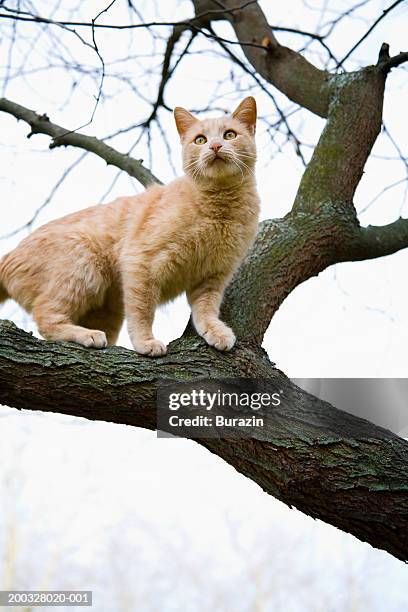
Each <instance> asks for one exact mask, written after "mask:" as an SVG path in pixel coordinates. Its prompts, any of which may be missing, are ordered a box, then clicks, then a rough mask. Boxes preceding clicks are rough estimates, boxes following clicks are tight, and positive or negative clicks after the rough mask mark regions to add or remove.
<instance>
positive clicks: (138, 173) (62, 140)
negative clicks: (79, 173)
mask: <svg viewBox="0 0 408 612" xmlns="http://www.w3.org/2000/svg"><path fill="white" fill-rule="evenodd" d="M0 111H4V112H5V113H9V114H10V115H13V116H14V117H15V118H16V119H22V120H23V121H25V122H26V123H28V124H29V125H30V126H31V133H30V134H29V137H30V136H32V135H33V134H46V135H48V136H51V138H52V142H51V144H50V148H55V147H61V146H73V147H78V148H80V149H84V150H85V151H90V152H91V153H95V155H98V157H101V158H102V159H104V160H105V161H106V163H107V164H108V165H112V166H116V167H117V168H119V169H120V170H124V171H125V172H127V173H128V174H129V175H130V176H133V177H134V178H135V179H137V180H138V181H139V182H140V183H141V184H142V185H144V186H145V187H147V186H148V185H151V184H152V183H160V181H159V179H157V178H156V177H155V176H154V175H153V174H152V173H151V172H150V170H148V169H147V168H146V167H145V166H144V165H143V164H142V162H141V161H139V160H137V159H134V158H132V157H130V156H129V155H125V154H124V153H119V151H116V149H114V148H113V147H110V146H109V145H107V144H105V143H104V142H103V141H102V140H98V139H97V138H95V137H93V136H86V135H85V134H79V133H77V132H75V131H69V130H67V129H65V128H63V127H61V126H59V125H57V124H55V123H52V122H51V121H50V120H49V118H48V117H47V115H39V114H37V113H35V112H34V111H32V110H30V109H28V108H26V107H25V106H21V105H20V104H17V103H16V102H12V101H11V100H7V99H6V98H0Z"/></svg>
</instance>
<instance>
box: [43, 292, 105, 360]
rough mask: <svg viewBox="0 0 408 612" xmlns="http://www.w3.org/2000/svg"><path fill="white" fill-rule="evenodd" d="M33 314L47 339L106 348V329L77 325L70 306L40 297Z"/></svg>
mask: <svg viewBox="0 0 408 612" xmlns="http://www.w3.org/2000/svg"><path fill="white" fill-rule="evenodd" d="M66 306H67V305H66ZM32 315H33V318H34V321H35V322H36V324H37V327H38V331H39V332H40V334H41V335H42V336H43V338H45V339H46V340H55V341H57V342H75V343H76V344H81V345H82V346H86V347H89V348H105V347H106V346H107V345H108V340H107V337H106V334H105V332H104V331H101V330H99V329H88V328H86V327H82V326H80V325H75V323H74V321H73V317H72V314H71V313H70V312H69V308H62V307H61V304H56V303H55V302H53V300H52V299H51V298H49V299H48V298H46V297H42V298H41V299H38V300H37V301H36V303H35V305H34V308H33V310H32Z"/></svg>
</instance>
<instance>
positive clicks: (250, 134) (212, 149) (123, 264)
mask: <svg viewBox="0 0 408 612" xmlns="http://www.w3.org/2000/svg"><path fill="white" fill-rule="evenodd" d="M174 115H175V120H176V125H177V129H178V132H179V134H180V138H181V144H182V153H183V166H184V170H185V175H184V176H182V177H181V178H178V179H176V180H175V181H173V182H172V183H170V184H169V185H167V186H158V185H155V186H152V187H150V188H148V189H147V190H146V191H145V192H144V193H143V194H141V195H138V196H133V197H123V198H118V199H116V200H115V201H114V202H111V203H110V204H105V205H98V206H92V207H91V208H86V209H85V210H81V211H79V212H76V213H74V214H70V215H68V216H66V217H63V218H61V219H57V220H55V221H51V222H50V223H47V224H46V225H44V226H43V227H40V228H39V229H37V230H36V231H34V232H33V233H32V234H31V235H30V236H29V237H27V238H25V239H24V240H23V241H22V242H21V243H20V244H19V245H18V246H17V248H15V249H14V250H13V251H11V252H10V253H8V254H7V255H6V256H5V257H3V259H2V260H1V261H0V302H1V301H4V300H5V299H7V297H11V298H13V299H14V300H15V301H16V302H18V303H19V304H20V305H21V306H22V307H23V308H25V309H26V310H27V311H28V312H30V313H32V316H33V318H34V320H35V322H36V324H37V326H38V329H39V331H40V333H41V335H42V336H43V337H44V338H47V339H50V340H60V341H62V340H65V341H72V342H77V343H78V344H82V345H83V346H87V347H104V346H106V345H107V344H109V345H112V344H115V342H116V340H117V337H118V334H119V331H120V328H121V325H122V323H123V319H124V317H126V319H127V322H128V330H129V335H130V338H131V341H132V344H133V346H134V348H135V350H136V351H137V352H139V353H141V354H146V355H162V354H164V353H165V352H166V347H165V346H164V345H163V344H162V343H161V342H160V341H159V340H156V339H155V338H154V337H153V334H152V322H153V317H154V312H155V309H156V306H157V305H158V304H161V303H164V302H167V301H168V300H171V299H173V298H175V297H176V296H177V295H179V294H180V293H182V292H184V291H185V292H186V293H187V298H188V301H189V303H190V305H191V309H192V315H193V322H194V325H195V327H196V329H197V331H198V333H199V334H200V335H201V336H203V337H204V338H205V340H206V341H207V342H208V344H210V345H211V346H215V347H216V348H217V349H220V350H229V349H231V348H232V346H233V345H234V342H235V336H234V334H233V332H232V330H231V329H230V328H229V327H227V325H225V323H223V322H222V321H221V320H220V319H219V308H220V304H221V300H222V296H223V292H224V288H225V286H226V284H227V283H228V281H229V280H230V278H231V276H232V274H233V273H234V271H235V270H236V268H237V266H238V265H239V263H240V262H241V260H242V258H243V257H244V255H245V254H246V252H247V250H248V248H249V246H250V245H251V243H252V241H253V238H254V236H255V233H256V229H257V224H258V210H259V201H258V195H257V192H256V185H255V180H254V176H253V169H254V164H255V157H256V149H255V122H256V104H255V100H254V99H253V98H251V97H249V98H245V99H244V100H243V101H242V102H241V104H240V105H239V106H238V108H237V109H236V110H235V111H234V113H232V115H230V116H225V117H222V118H217V119H206V120H203V121H200V120H198V119H197V118H195V117H194V116H193V115H191V114H190V113H188V112H187V111H186V110H184V109H182V108H179V107H178V108H176V109H175V111H174ZM227 131H233V132H234V133H236V137H234V136H233V137H232V139H230V140H225V139H224V136H225V134H226V132H227ZM198 135H204V136H205V139H207V140H206V142H204V143H202V144H196V142H195V139H196V138H197V136H198ZM229 136H231V134H229ZM205 139H204V140H205ZM202 140H203V139H201V138H200V139H199V141H200V142H202Z"/></svg>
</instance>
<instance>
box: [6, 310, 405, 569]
mask: <svg viewBox="0 0 408 612" xmlns="http://www.w3.org/2000/svg"><path fill="white" fill-rule="evenodd" d="M181 368H182V380H184V381H185V380H186V379H190V380H198V379H199V378H202V377H206V378H208V377H209V376H210V377H211V378H237V377H245V378H247V377H252V378H268V379H270V380H272V381H273V382H274V383H276V388H277V389H280V390H282V392H283V394H289V393H290V394H291V397H292V398H293V400H291V402H290V404H289V405H288V404H286V405H285V410H281V411H280V412H279V411H278V412H276V413H275V412H274V415H273V418H272V420H271V423H270V425H269V426H268V429H267V430H262V431H261V432H257V431H256V430H254V432H253V434H252V437H250V438H249V439H229V440H222V439H204V440H201V441H200V443H201V444H203V445H204V446H205V447H206V448H208V450H210V451H211V452H212V453H215V454H216V455H218V456H219V457H221V458H222V459H224V460H225V461H227V462H228V463H230V464H231V465H232V466H234V467H235V468H236V469H237V470H238V471H239V472H240V473H242V474H244V475H245V476H247V477H248V478H250V479H251V480H253V481H254V482H256V483H257V484H259V485H260V486H261V487H262V488H263V489H264V490H265V491H266V492H267V493H269V494H271V495H273V496H275V497H276V498H278V499H280V500H281V501H283V502H285V503H286V504H288V505H290V506H295V507H297V508H298V509H299V510H301V511H303V512H305V513H306V514H309V515H310V516H312V517H314V518H320V519H321V520H323V521H326V522H328V523H330V524H331V525H334V526H336V527H338V528H340V529H342V530H344V531H347V532H349V533H352V534H353V535H355V536H356V537H358V538H360V539H361V540H363V541H365V542H369V543H370V544H372V545H373V546H376V547H377V548H382V549H384V550H387V551H388V552H389V553H390V554H392V555H394V556H395V557H397V558H398V559H401V560H404V561H406V560H408V529H407V526H408V525H407V520H408V491H407V485H406V473H407V470H408V443H407V442H405V441H404V440H403V439H401V438H398V437H397V436H395V435H394V434H392V433H391V432H388V431H386V430H383V429H381V428H379V427H376V426H374V425H372V424H370V423H369V422H367V421H365V420H363V419H360V418H357V417H354V416H352V415H350V414H347V413H344V412H340V411H339V410H337V409H335V408H333V407H332V406H330V405H329V404H327V403H325V402H322V401H320V400H318V399H317V398H314V397H313V396H311V395H309V394H308V393H306V392H304V391H302V390H300V389H298V388H297V387H296V386H295V385H293V383H291V382H290V380H289V379H287V378H286V376H284V375H283V374H282V373H281V372H279V371H278V370H276V369H274V368H273V366H272V364H271V363H270V362H269V361H268V359H267V358H266V356H265V353H264V352H263V351H262V350H261V349H259V348H258V349H253V348H251V347H246V346H245V345H242V344H239V345H238V346H237V347H236V348H235V349H234V351H233V352H232V353H230V354H223V353H219V352H217V351H216V350H214V349H211V348H209V347H208V346H206V345H205V344H204V343H203V341H201V340H199V339H197V338H196V337H190V338H183V339H181V340H178V341H176V342H174V343H172V344H171V345H170V347H169V352H168V354H167V355H166V356H164V357H162V358H159V359H157V360H151V359H149V358H144V357H141V356H138V355H137V354H135V353H134V352H132V351H128V350H125V349H122V348H113V349H106V350H101V351H96V350H86V349H83V348H81V347H78V346H75V345H70V344H63V343H51V342H43V341H40V340H37V339H36V338H34V337H33V336H31V335H29V334H27V333H25V332H23V331H21V330H19V329H17V328H16V327H15V325H14V324H12V323H9V322H6V321H3V322H0V403H3V404H7V405H8V406H14V407H16V408H25V409H30V410H41V411H50V412H56V411H58V412H60V413H63V414H70V415H73V416H79V417H85V418H88V419H93V420H105V421H109V422H115V423H124V424H127V425H133V426H136V427H143V428H147V429H153V430H154V429H155V427H156V410H155V405H156V392H157V388H158V382H157V381H158V380H159V379H160V378H161V377H164V378H167V379H169V378H170V379H173V380H177V379H179V377H180V371H181Z"/></svg>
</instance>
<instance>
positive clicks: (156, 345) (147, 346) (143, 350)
mask: <svg viewBox="0 0 408 612" xmlns="http://www.w3.org/2000/svg"><path fill="white" fill-rule="evenodd" d="M132 344H133V348H134V349H135V351H136V352H137V353H139V355H148V356H149V357H160V356H161V355H165V354H166V353H167V347H166V345H165V344H163V342H160V340H156V338H151V340H135V341H133V340H132Z"/></svg>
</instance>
